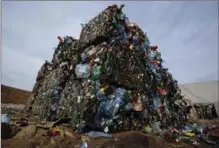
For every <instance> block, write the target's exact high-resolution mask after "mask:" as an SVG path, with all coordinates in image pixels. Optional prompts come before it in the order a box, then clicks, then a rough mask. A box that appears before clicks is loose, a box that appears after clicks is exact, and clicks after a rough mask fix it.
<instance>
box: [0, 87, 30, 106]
mask: <svg viewBox="0 0 219 148" xmlns="http://www.w3.org/2000/svg"><path fill="white" fill-rule="evenodd" d="M31 94H32V92H30V91H26V90H21V89H18V88H13V87H10V86H5V85H3V84H1V103H13V104H25V103H26V102H27V100H28V98H29V97H30V95H31Z"/></svg>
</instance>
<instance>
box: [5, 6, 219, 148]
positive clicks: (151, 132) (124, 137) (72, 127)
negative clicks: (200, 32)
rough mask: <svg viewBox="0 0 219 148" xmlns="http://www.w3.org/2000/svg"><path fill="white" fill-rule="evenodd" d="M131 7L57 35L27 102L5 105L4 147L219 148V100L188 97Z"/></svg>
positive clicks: (111, 9)
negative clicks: (75, 33)
mask: <svg viewBox="0 0 219 148" xmlns="http://www.w3.org/2000/svg"><path fill="white" fill-rule="evenodd" d="M124 7H125V6H124V5H120V6H119V5H112V6H108V7H107V8H106V9H104V10H103V11H102V12H100V13H99V14H98V15H97V16H94V18H93V19H91V20H90V21H89V22H87V23H85V24H82V29H81V33H80V37H79V39H76V38H74V37H72V36H64V37H62V36H58V37H57V40H58V42H59V43H58V45H57V47H56V49H55V51H54V54H53V58H52V59H51V61H45V63H44V64H43V65H42V67H41V68H40V70H39V72H38V74H37V78H36V83H35V85H34V87H33V90H32V93H30V94H29V96H30V97H28V101H27V102H26V104H25V105H13V104H3V105H2V107H1V108H2V125H1V128H2V134H1V135H2V148H15V147H16V148H76V147H78V148H121V147H125V148H166V147H167V148H190V147H191V148H192V147H198V148H208V147H209V148H211V147H213V148H219V120H218V115H219V112H218V104H217V103H196V102H192V101H191V100H190V98H188V97H185V96H184V95H183V94H185V92H186V89H183V88H185V87H182V85H179V84H178V81H177V80H176V79H174V76H173V75H172V74H171V73H170V72H169V70H168V68H166V67H164V66H163V64H162V63H163V62H164V60H165V59H163V58H162V50H163V49H160V48H159V45H152V44H151V43H150V37H149V36H148V34H147V33H146V32H144V31H143V30H142V29H141V28H140V27H139V26H138V24H136V23H134V22H132V21H131V20H129V18H128V16H127V15H126V14H124V13H123V8H124ZM54 40H55V39H54ZM187 92H188V91H187ZM193 96H194V95H193Z"/></svg>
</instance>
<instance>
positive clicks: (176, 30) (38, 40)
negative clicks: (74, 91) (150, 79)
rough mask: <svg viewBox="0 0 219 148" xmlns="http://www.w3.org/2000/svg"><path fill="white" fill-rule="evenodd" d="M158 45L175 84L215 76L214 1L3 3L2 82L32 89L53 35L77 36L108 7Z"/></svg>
mask: <svg viewBox="0 0 219 148" xmlns="http://www.w3.org/2000/svg"><path fill="white" fill-rule="evenodd" d="M114 3H117V4H122V3H125V5H126V7H125V8H124V12H125V13H126V14H127V16H128V17H129V19H130V20H131V21H134V22H136V23H137V24H139V26H140V27H141V28H142V29H143V30H144V31H146V32H147V33H148V35H149V39H150V41H151V43H152V44H157V45H158V46H159V48H160V51H161V53H162V56H163V59H164V61H165V63H164V66H165V67H167V68H169V70H170V72H171V73H172V74H173V76H174V77H175V78H176V79H177V80H178V81H179V82H180V83H190V82H194V81H200V80H203V79H210V77H211V78H212V77H214V78H215V79H217V78H218V77H217V76H218V5H217V2H214V1H209V2H182V1H181V2H180V1H179V2H161V1H160V2H153V1H148V2H147V1H145V2H143V1H142V2H119V1H117V2H113V1H107V2H70V1H68V2H62V1H56V2H55V1H53V2H52V1H51V2H49V1H45V2H43V1H38V2H36V1H33V2H32V1H31V2H30V1H29V2H28V1H25V2H16V1H4V2H2V45H3V46H2V57H3V58H2V82H3V84H7V85H10V86H14V87H18V88H23V89H28V90H31V89H32V87H33V85H34V83H35V78H36V75H37V72H38V70H39V68H40V66H41V65H42V64H43V62H44V60H49V61H50V60H51V59H52V55H53V52H54V50H53V47H55V46H57V42H58V41H57V39H56V37H57V36H59V35H61V36H65V35H71V36H74V37H76V38H78V37H79V35H80V30H81V26H80V23H85V22H88V21H89V20H90V19H92V18H93V17H95V16H96V15H97V14H98V13H99V12H101V11H102V10H103V9H105V8H106V7H107V6H108V5H111V4H114Z"/></svg>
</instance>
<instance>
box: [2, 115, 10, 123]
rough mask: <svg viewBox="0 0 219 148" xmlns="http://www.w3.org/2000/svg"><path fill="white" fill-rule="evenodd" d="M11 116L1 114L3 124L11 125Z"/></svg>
mask: <svg viewBox="0 0 219 148" xmlns="http://www.w3.org/2000/svg"><path fill="white" fill-rule="evenodd" d="M10 120H11V119H10V115H8V114H1V123H10Z"/></svg>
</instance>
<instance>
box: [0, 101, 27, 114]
mask: <svg viewBox="0 0 219 148" xmlns="http://www.w3.org/2000/svg"><path fill="white" fill-rule="evenodd" d="M24 108H25V105H23V104H11V103H8V104H4V103H1V113H3V114H16V113H18V112H21V111H22V110H24Z"/></svg>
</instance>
